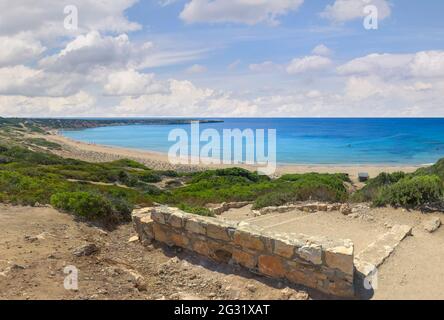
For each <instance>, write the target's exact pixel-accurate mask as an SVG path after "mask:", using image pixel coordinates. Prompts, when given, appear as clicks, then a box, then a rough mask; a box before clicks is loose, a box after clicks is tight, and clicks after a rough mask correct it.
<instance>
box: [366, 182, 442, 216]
mask: <svg viewBox="0 0 444 320" xmlns="http://www.w3.org/2000/svg"><path fill="white" fill-rule="evenodd" d="M442 196H443V183H442V181H441V179H440V178H439V177H438V176H435V175H428V176H414V177H406V178H403V179H401V180H400V181H398V182H397V183H395V184H393V185H390V186H388V187H384V188H382V189H381V190H380V191H379V194H378V196H377V197H376V199H375V200H374V205H375V206H384V205H392V206H395V207H405V208H418V207H421V206H423V205H426V204H429V203H433V202H437V201H439V200H440V199H441V198H442Z"/></svg>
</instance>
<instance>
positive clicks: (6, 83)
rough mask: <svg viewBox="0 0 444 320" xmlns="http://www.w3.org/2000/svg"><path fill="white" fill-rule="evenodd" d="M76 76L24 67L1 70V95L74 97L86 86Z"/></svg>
mask: <svg viewBox="0 0 444 320" xmlns="http://www.w3.org/2000/svg"><path fill="white" fill-rule="evenodd" d="M85 84H86V83H85V77H83V76H80V75H76V74H69V75H65V74H59V73H51V72H44V71H43V70H39V69H33V68H29V67H26V66H23V65H18V66H14V67H5V68H0V94H3V95H23V96H30V97H34V96H51V97H60V96H65V95H72V94H74V93H76V92H78V91H79V90H80V88H81V87H82V86H83V85H85Z"/></svg>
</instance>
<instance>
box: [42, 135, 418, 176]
mask: <svg viewBox="0 0 444 320" xmlns="http://www.w3.org/2000/svg"><path fill="white" fill-rule="evenodd" d="M48 133H49V135H41V137H42V138H44V139H47V140H49V141H51V142H55V143H58V144H60V145H62V146H63V151H58V153H59V155H61V156H64V157H69V158H75V159H79V160H84V161H90V162H107V161H114V160H118V159H123V158H129V159H132V160H135V161H138V162H141V163H143V164H145V165H146V166H148V167H150V168H152V169H156V170H177V171H183V172H190V171H202V170H207V169H216V168H229V167H241V168H245V169H248V170H253V171H254V170H256V169H257V167H256V166H252V165H245V164H239V165H225V164H201V165H193V164H172V163H170V162H169V160H168V155H167V154H165V153H161V152H156V151H147V150H140V149H131V148H123V147H116V146H106V145H99V144H91V143H87V142H82V141H78V140H73V139H70V138H67V137H65V136H63V135H62V134H60V133H59V132H58V130H52V131H49V132H48ZM424 166H426V165H409V164H407V165H402V164H400V165H384V164H374V165H372V164H363V165H361V164H325V165H318V164H278V165H277V168H276V173H275V175H276V176H279V175H283V174H288V173H295V174H297V173H309V172H317V173H346V174H348V175H349V176H350V178H351V179H352V180H353V181H357V180H358V174H359V173H360V172H366V173H368V174H369V175H370V177H375V176H377V175H378V174H380V173H382V172H387V173H393V172H396V171H404V172H406V173H408V172H414V171H416V170H417V169H419V168H422V167H424Z"/></svg>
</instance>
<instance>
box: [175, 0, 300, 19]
mask: <svg viewBox="0 0 444 320" xmlns="http://www.w3.org/2000/svg"><path fill="white" fill-rule="evenodd" d="M303 2H304V0H273V1H268V0H255V1H252V0H191V1H190V2H188V3H187V4H186V5H185V8H184V9H183V11H182V12H181V13H180V18H181V19H182V20H184V21H185V22H187V23H202V22H204V23H227V22H229V23H242V24H248V25H254V24H258V23H261V22H265V23H268V24H270V25H276V24H278V23H279V20H278V17H279V16H282V15H285V14H287V13H288V12H289V11H292V10H297V9H298V8H299V7H300V6H301V5H302V4H303Z"/></svg>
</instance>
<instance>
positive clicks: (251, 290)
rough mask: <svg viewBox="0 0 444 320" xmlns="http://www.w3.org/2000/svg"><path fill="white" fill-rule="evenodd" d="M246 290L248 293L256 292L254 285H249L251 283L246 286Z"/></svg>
mask: <svg viewBox="0 0 444 320" xmlns="http://www.w3.org/2000/svg"><path fill="white" fill-rule="evenodd" d="M247 289H248V291H250V292H256V290H257V288H256V286H255V285H254V284H251V283H250V284H248V285H247Z"/></svg>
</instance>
